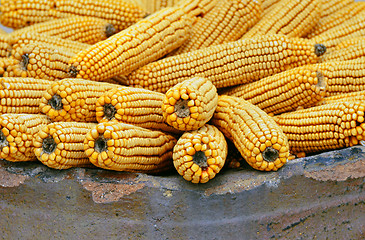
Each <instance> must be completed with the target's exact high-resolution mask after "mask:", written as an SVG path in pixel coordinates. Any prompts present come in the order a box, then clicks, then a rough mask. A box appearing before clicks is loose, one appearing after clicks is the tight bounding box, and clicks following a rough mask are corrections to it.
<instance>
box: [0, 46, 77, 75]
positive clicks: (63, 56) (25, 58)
mask: <svg viewBox="0 0 365 240" xmlns="http://www.w3.org/2000/svg"><path fill="white" fill-rule="evenodd" d="M73 55H74V53H72V52H69V51H68V50H67V49H65V48H61V47H56V46H54V45H50V44H40V43H30V44H27V45H25V46H24V47H22V48H17V49H16V51H15V52H14V53H13V55H12V56H11V57H12V58H14V59H16V60H17V61H18V64H15V65H11V66H8V67H7V70H6V72H8V73H7V74H4V76H14V77H32V78H41V79H48V80H57V79H62V78H67V77H69V74H68V65H67V62H68V60H69V59H70V58H71V57H72V56H73Z"/></svg>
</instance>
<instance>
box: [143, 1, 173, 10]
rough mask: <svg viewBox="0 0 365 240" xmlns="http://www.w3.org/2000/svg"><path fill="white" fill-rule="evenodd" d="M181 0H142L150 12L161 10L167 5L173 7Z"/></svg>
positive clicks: (144, 6)
mask: <svg viewBox="0 0 365 240" xmlns="http://www.w3.org/2000/svg"><path fill="white" fill-rule="evenodd" d="M178 1H179V0H141V5H142V7H143V8H144V9H145V10H146V11H147V12H149V13H154V12H157V11H160V10H161V9H163V8H166V7H173V6H174V5H175V4H176V3H177V2H178Z"/></svg>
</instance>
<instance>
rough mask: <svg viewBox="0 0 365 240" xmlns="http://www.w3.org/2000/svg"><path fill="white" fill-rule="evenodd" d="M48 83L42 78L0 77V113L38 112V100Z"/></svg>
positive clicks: (49, 83)
mask: <svg viewBox="0 0 365 240" xmlns="http://www.w3.org/2000/svg"><path fill="white" fill-rule="evenodd" d="M49 85H51V82H50V81H48V80H44V79H35V78H12V77H2V78H0V114H3V113H29V114H37V113H40V110H39V104H40V100H41V98H42V96H43V92H44V91H45V90H46V89H47V87H48V86H49Z"/></svg>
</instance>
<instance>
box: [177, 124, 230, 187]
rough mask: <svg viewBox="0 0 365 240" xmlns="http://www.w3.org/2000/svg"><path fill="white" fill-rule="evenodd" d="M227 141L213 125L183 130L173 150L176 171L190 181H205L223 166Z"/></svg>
mask: <svg viewBox="0 0 365 240" xmlns="http://www.w3.org/2000/svg"><path fill="white" fill-rule="evenodd" d="M227 152H228V151H227V142H226V139H225V138H224V135H223V134H222V133H221V131H219V130H218V128H216V127H215V126H213V125H209V124H205V125H204V126H202V127H201V128H199V129H197V130H194V131H189V132H185V133H184V134H183V135H182V136H181V137H180V138H179V139H178V141H177V143H176V145H175V147H174V151H173V155H172V158H173V163H174V166H175V168H176V170H177V172H178V173H179V174H180V175H181V176H182V177H183V178H184V179H185V180H187V181H190V182H192V183H206V182H208V181H209V180H210V179H213V178H214V177H215V176H216V174H218V173H219V172H220V171H221V169H222V168H223V166H224V164H225V161H226V158H227Z"/></svg>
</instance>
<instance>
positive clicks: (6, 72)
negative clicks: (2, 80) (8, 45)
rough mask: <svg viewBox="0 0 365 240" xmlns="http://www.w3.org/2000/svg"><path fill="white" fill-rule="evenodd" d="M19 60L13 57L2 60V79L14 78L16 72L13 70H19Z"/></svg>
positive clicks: (0, 62) (0, 64)
mask: <svg viewBox="0 0 365 240" xmlns="http://www.w3.org/2000/svg"><path fill="white" fill-rule="evenodd" d="M19 62H20V61H19V60H18V59H14V58H11V57H3V58H0V77H14V76H15V72H14V71H12V70H11V69H16V68H18V65H19Z"/></svg>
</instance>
